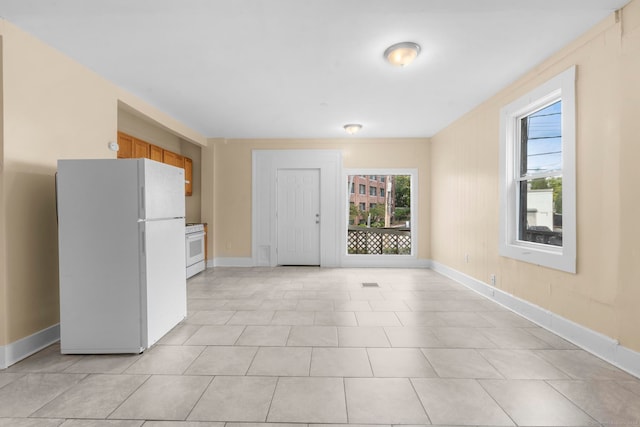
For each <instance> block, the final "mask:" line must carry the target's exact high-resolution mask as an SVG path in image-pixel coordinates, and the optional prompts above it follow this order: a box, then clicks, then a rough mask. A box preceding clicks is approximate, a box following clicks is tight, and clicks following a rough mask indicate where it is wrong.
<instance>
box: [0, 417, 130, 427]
mask: <svg viewBox="0 0 640 427" xmlns="http://www.w3.org/2000/svg"><path fill="white" fill-rule="evenodd" d="M63 422H64V420H61V419H43V418H0V427H59V426H60V425H62V423H63ZM140 424H141V423H138V424H137V425H131V427H138V426H140ZM123 427H124V426H123ZM127 427H129V426H127Z"/></svg>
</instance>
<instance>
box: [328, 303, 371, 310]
mask: <svg viewBox="0 0 640 427" xmlns="http://www.w3.org/2000/svg"><path fill="white" fill-rule="evenodd" d="M334 311H372V309H371V305H370V304H369V301H336V302H335V303H334Z"/></svg>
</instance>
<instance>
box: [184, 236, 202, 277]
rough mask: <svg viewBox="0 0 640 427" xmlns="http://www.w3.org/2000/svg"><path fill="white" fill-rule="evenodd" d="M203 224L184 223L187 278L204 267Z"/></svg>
mask: <svg viewBox="0 0 640 427" xmlns="http://www.w3.org/2000/svg"><path fill="white" fill-rule="evenodd" d="M205 234H206V233H205V231H204V224H186V227H185V236H186V245H187V246H186V249H187V250H186V253H187V257H186V258H187V259H186V261H187V279H188V278H189V277H191V276H194V275H196V274H198V273H200V272H201V271H204V269H205V268H206V260H205V259H204V238H205Z"/></svg>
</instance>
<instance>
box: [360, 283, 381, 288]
mask: <svg viewBox="0 0 640 427" xmlns="http://www.w3.org/2000/svg"><path fill="white" fill-rule="evenodd" d="M362 287H363V288H379V287H380V285H378V284H377V283H376V282H364V283H363V284H362Z"/></svg>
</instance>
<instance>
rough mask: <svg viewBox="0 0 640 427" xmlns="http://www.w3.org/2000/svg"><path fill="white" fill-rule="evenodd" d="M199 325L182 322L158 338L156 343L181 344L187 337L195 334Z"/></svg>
mask: <svg viewBox="0 0 640 427" xmlns="http://www.w3.org/2000/svg"><path fill="white" fill-rule="evenodd" d="M200 326H201V325H192V324H189V323H182V324H179V325H178V326H176V327H175V328H173V329H172V330H171V331H169V333H168V334H166V335H165V336H164V337H162V338H160V339H159V340H158V342H157V344H163V345H183V344H184V343H185V342H186V341H187V340H188V339H189V338H191V337H192V336H193V334H195V333H196V332H197V331H198V329H200Z"/></svg>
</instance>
